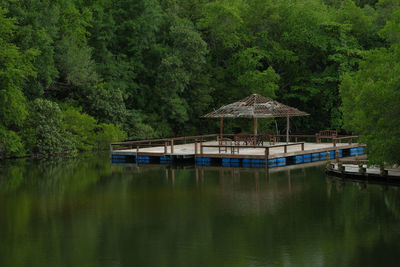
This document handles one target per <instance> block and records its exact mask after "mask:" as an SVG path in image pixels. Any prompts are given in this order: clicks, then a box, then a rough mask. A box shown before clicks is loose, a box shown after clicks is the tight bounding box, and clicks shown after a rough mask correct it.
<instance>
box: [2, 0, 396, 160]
mask: <svg viewBox="0 0 400 267" xmlns="http://www.w3.org/2000/svg"><path fill="white" fill-rule="evenodd" d="M250 93H259V94H261V95H264V96H267V97H271V98H274V99H277V100H278V101H280V102H282V103H285V104H288V105H291V106H294V107H297V108H298V109H300V110H303V111H306V112H308V113H310V114H311V116H308V117H305V118H296V119H295V120H294V123H295V128H294V129H293V132H297V133H315V132H317V131H319V130H321V129H338V130H339V131H341V132H344V131H347V132H348V133H351V132H352V133H355V134H360V135H362V136H363V141H365V142H367V144H368V148H369V152H370V153H371V156H372V159H373V160H377V161H379V160H380V161H383V160H386V161H387V162H400V160H399V158H400V157H399V156H398V155H397V154H398V153H397V151H399V150H400V128H399V127H398V126H399V125H400V0H379V1H376V0H355V1H351V0H348V1H346V0H344V1H343V0H292V1H282V0H246V1H244V0H229V1H224V0H215V1H211V0H180V1H177V0H86V1H84V0H3V1H1V3H0V155H2V156H20V155H26V154H31V153H36V154H49V153H57V152H62V151H76V150H89V149H95V148H102V147H105V146H106V144H108V142H110V141H116V140H124V139H140V138H152V137H164V136H176V135H179V136H181V135H191V134H201V133H210V132H216V130H217V126H218V123H217V121H215V120H204V119H201V118H200V116H201V115H202V114H205V113H207V112H209V111H211V110H212V109H214V108H218V107H219V106H221V105H223V104H227V103H230V102H233V101H236V100H238V99H241V98H243V97H245V96H247V95H249V94H250ZM278 123H279V120H278ZM266 125H268V123H266ZM238 126H240V128H242V129H243V131H246V130H249V127H250V121H241V120H238V121H228V122H227V124H226V127H227V131H229V130H231V129H232V128H233V127H238Z"/></svg>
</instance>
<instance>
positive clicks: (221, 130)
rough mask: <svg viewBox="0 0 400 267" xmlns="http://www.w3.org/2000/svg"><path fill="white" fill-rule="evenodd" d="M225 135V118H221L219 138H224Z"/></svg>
mask: <svg viewBox="0 0 400 267" xmlns="http://www.w3.org/2000/svg"><path fill="white" fill-rule="evenodd" d="M223 134H224V118H222V117H221V118H220V126H219V137H220V138H222V136H223Z"/></svg>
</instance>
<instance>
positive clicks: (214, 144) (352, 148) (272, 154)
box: [110, 134, 365, 167]
mask: <svg viewBox="0 0 400 267" xmlns="http://www.w3.org/2000/svg"><path fill="white" fill-rule="evenodd" d="M237 137H238V136H235V135H224V136H223V137H221V136H219V135H216V134H214V135H203V136H191V137H178V138H170V139H154V140H145V141H132V142H120V143H113V144H111V146H110V150H111V157H112V159H113V161H115V162H116V163H121V162H123V161H126V160H127V159H131V160H134V161H137V162H139V163H147V162H148V163H150V162H153V163H154V162H157V163H158V162H159V163H170V162H172V161H178V160H194V161H195V162H196V164H198V165H209V164H211V162H213V163H222V165H224V164H225V165H237V164H243V165H246V164H256V165H260V164H264V165H267V166H270V167H277V166H285V165H287V164H301V163H307V162H313V161H318V160H327V159H333V158H336V155H337V156H338V157H343V156H354V155H361V154H364V147H365V145H363V144H358V143H353V142H352V139H353V138H355V137H354V136H350V137H336V136H334V137H332V142H327V143H323V142H321V140H320V136H317V137H315V136H314V135H308V136H305V135H304V136H300V135H297V136H291V138H292V139H294V140H295V142H290V143H286V142H276V139H277V137H278V139H279V136H275V137H274V138H275V139H271V138H264V139H265V140H264V139H257V140H256V138H255V137H254V142H253V141H252V139H243V135H242V136H240V139H239V138H237ZM229 138H230V139H229ZM300 138H303V139H304V138H305V139H307V138H308V139H312V138H316V142H297V141H298V139H300ZM260 140H261V141H260ZM267 140H268V141H267ZM342 140H347V141H348V142H346V143H341V141H342ZM266 162H268V164H266Z"/></svg>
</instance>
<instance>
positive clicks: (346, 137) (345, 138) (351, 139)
mask: <svg viewBox="0 0 400 267" xmlns="http://www.w3.org/2000/svg"><path fill="white" fill-rule="evenodd" d="M357 138H358V136H356V135H353V136H342V137H335V138H332V143H333V146H334V147H336V144H337V143H342V140H347V143H348V144H349V145H351V144H352V143H353V139H357Z"/></svg>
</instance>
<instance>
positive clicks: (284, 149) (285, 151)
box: [283, 145, 287, 153]
mask: <svg viewBox="0 0 400 267" xmlns="http://www.w3.org/2000/svg"><path fill="white" fill-rule="evenodd" d="M283 152H284V153H287V145H284V146H283Z"/></svg>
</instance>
